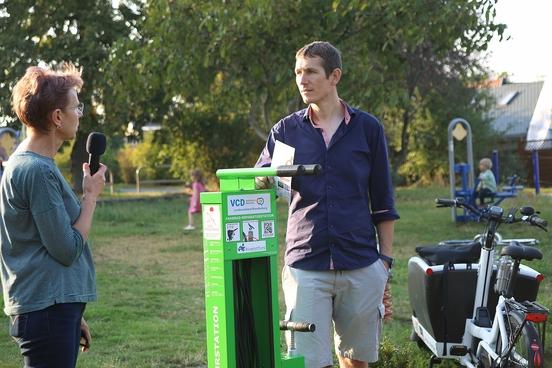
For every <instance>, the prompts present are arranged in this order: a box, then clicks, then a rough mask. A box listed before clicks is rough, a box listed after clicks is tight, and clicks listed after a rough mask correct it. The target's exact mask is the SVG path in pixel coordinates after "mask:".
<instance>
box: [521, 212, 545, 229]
mask: <svg viewBox="0 0 552 368" xmlns="http://www.w3.org/2000/svg"><path fill="white" fill-rule="evenodd" d="M526 217H527V218H526ZM522 221H525V222H528V223H530V224H531V225H534V226H538V227H540V228H541V229H543V230H546V229H544V228H546V227H547V226H548V221H546V220H545V219H543V218H540V217H539V216H537V215H531V216H523V217H522Z"/></svg>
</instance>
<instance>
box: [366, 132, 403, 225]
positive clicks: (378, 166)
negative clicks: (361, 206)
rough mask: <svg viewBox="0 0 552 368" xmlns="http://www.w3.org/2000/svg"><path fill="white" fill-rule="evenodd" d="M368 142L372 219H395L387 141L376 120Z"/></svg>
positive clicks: (379, 220)
mask: <svg viewBox="0 0 552 368" xmlns="http://www.w3.org/2000/svg"><path fill="white" fill-rule="evenodd" d="M368 142H369V144H370V151H371V154H372V162H371V164H372V168H371V172H370V180H369V188H368V191H369V195H370V203H371V211H372V221H373V223H374V224H375V225H377V224H379V223H380V222H384V221H389V220H397V219H399V214H398V213H397V210H396V209H395V199H394V195H393V184H392V182H391V172H390V168H389V158H388V154H387V142H386V140H385V134H384V132H383V126H382V125H381V124H380V123H379V122H377V123H376V124H375V127H374V129H373V131H372V132H371V134H368Z"/></svg>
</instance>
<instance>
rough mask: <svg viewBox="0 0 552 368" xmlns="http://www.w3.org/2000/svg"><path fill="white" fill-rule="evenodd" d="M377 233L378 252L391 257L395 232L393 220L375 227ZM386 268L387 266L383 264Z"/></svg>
mask: <svg viewBox="0 0 552 368" xmlns="http://www.w3.org/2000/svg"><path fill="white" fill-rule="evenodd" d="M376 229H377V231H378V240H379V251H380V254H383V255H385V256H388V257H393V234H394V232H395V220H388V221H382V222H380V223H379V224H377V225H376ZM384 264H385V265H386V267H387V268H389V265H388V264H387V262H384Z"/></svg>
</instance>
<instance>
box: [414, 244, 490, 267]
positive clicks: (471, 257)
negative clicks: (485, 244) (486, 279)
mask: <svg viewBox="0 0 552 368" xmlns="http://www.w3.org/2000/svg"><path fill="white" fill-rule="evenodd" d="M416 253H418V255H419V256H420V257H422V258H423V259H424V260H425V261H426V262H427V263H428V264H429V265H442V264H446V263H449V262H450V263H476V262H478V260H479V255H480V254H481V243H479V242H477V241H474V242H471V243H458V244H454V243H452V244H441V245H437V246H435V245H430V246H422V247H416Z"/></svg>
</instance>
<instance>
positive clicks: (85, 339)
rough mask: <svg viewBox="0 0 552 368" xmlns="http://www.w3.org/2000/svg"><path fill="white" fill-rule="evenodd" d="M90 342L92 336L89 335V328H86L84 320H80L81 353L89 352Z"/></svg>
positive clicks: (86, 324)
mask: <svg viewBox="0 0 552 368" xmlns="http://www.w3.org/2000/svg"><path fill="white" fill-rule="evenodd" d="M91 342H92V335H90V328H89V327H88V323H86V321H85V320H84V318H81V338H80V346H81V350H82V351H83V352H87V351H88V350H90V343H91Z"/></svg>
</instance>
